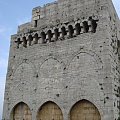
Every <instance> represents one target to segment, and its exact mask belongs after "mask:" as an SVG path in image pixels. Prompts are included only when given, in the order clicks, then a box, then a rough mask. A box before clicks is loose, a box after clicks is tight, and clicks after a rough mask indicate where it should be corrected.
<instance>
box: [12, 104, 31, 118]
mask: <svg viewBox="0 0 120 120" xmlns="http://www.w3.org/2000/svg"><path fill="white" fill-rule="evenodd" d="M11 120H32V113H31V110H30V108H29V107H28V105H27V104H25V103H24V102H20V103H18V104H17V105H15V107H14V108H13V110H12V112H11Z"/></svg>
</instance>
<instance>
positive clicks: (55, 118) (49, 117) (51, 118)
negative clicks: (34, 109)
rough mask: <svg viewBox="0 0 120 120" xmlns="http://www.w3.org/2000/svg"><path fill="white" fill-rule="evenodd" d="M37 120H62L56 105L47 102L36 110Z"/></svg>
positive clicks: (60, 112)
mask: <svg viewBox="0 0 120 120" xmlns="http://www.w3.org/2000/svg"><path fill="white" fill-rule="evenodd" d="M37 120H63V114H62V111H61V109H60V107H59V106H58V105H57V104H56V103H54V102H51V101H48V102H46V103H44V104H43V105H42V106H41V107H40V109H39V110H38V113H37Z"/></svg>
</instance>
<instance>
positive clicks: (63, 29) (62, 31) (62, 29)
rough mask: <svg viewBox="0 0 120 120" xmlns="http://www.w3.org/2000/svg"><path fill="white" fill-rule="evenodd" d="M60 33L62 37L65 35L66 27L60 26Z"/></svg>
mask: <svg viewBox="0 0 120 120" xmlns="http://www.w3.org/2000/svg"><path fill="white" fill-rule="evenodd" d="M61 33H62V37H63V38H64V36H65V35H67V32H66V28H65V27H64V26H63V27H62V28H61Z"/></svg>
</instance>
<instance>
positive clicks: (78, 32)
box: [75, 23, 81, 35]
mask: <svg viewBox="0 0 120 120" xmlns="http://www.w3.org/2000/svg"><path fill="white" fill-rule="evenodd" d="M75 30H76V35H79V34H80V32H81V27H80V23H77V24H76V25H75Z"/></svg>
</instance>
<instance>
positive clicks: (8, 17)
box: [0, 0, 120, 120]
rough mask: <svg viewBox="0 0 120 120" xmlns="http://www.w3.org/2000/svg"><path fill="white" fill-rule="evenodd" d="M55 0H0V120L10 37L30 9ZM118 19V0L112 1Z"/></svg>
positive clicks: (29, 16)
mask: <svg viewBox="0 0 120 120" xmlns="http://www.w3.org/2000/svg"><path fill="white" fill-rule="evenodd" d="M53 1H55V0H0V120H1V117H2V107H3V96H4V86H5V79H6V78H5V77H6V71H7V61H8V54H9V43H10V36H11V35H12V34H15V33H16V32H17V26H18V25H20V24H22V23H25V22H29V21H30V20H31V16H32V9H33V8H34V7H37V6H42V5H43V4H46V3H49V2H53ZM113 2H114V5H115V8H116V10H117V13H118V15H119V17H120V0H113Z"/></svg>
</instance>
